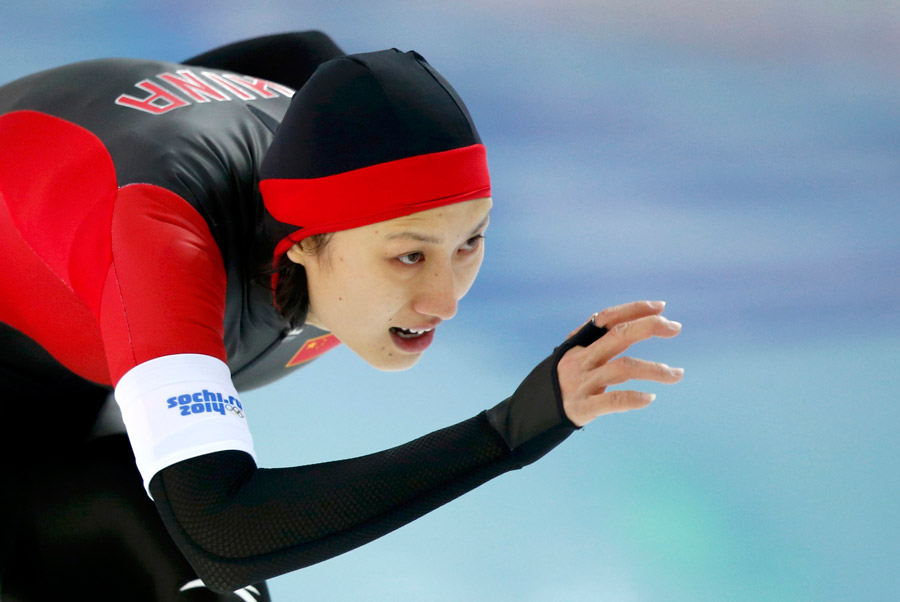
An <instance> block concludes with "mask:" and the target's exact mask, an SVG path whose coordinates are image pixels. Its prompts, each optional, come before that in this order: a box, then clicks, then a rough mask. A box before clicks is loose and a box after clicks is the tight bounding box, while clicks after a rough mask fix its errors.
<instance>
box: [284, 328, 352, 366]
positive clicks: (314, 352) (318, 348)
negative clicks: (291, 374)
mask: <svg viewBox="0 0 900 602" xmlns="http://www.w3.org/2000/svg"><path fill="white" fill-rule="evenodd" d="M340 344H341V342H340V341H339V340H338V339H337V337H336V336H334V335H333V334H323V335H322V336H320V337H316V338H314V339H309V340H308V341H306V342H305V343H303V347H301V348H300V350H299V351H298V352H297V353H295V354H294V357H292V358H291V361H289V362H288V363H287V364H285V365H284V367H285V368H292V367H294V366H299V365H300V364H302V363H304V362H308V361H309V360H311V359H314V358H317V357H319V356H320V355H322V354H323V353H325V352H326V351H328V350H329V349H334V348H335V347H337V346H338V345H340Z"/></svg>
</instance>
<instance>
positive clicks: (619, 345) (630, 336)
mask: <svg viewBox="0 0 900 602" xmlns="http://www.w3.org/2000/svg"><path fill="white" fill-rule="evenodd" d="M679 332H681V324H680V323H679V322H674V321H672V320H669V319H667V318H665V317H663V316H645V317H643V318H638V319H637V320H631V321H629V322H620V323H619V324H616V325H615V326H613V327H612V328H611V329H609V332H608V333H606V335H605V336H603V337H602V338H600V339H598V340H597V341H595V342H594V343H593V344H592V345H591V346H590V347H589V348H588V349H589V350H590V357H589V360H588V361H590V362H593V363H594V365H601V364H605V363H606V362H608V361H610V360H611V359H612V358H614V357H616V356H617V355H619V354H620V353H622V352H623V351H625V350H626V349H628V348H629V347H631V346H632V345H634V344H635V343H637V342H639V341H644V340H646V339H649V338H651V337H661V338H670V337H674V336H675V335H677V334H678V333H679Z"/></svg>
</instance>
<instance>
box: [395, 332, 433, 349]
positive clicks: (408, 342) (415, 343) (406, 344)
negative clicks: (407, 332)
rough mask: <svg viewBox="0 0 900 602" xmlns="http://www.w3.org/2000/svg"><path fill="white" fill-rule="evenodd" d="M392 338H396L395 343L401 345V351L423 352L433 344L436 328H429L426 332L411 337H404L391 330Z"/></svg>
mask: <svg viewBox="0 0 900 602" xmlns="http://www.w3.org/2000/svg"><path fill="white" fill-rule="evenodd" d="M391 338H392V339H394V345H396V346H397V347H399V348H400V350H401V351H405V352H406V353H422V352H423V351H425V350H426V349H428V346H429V345H431V341H432V340H433V339H434V330H429V331H428V332H426V333H425V334H423V335H421V336H418V337H414V338H411V339H406V338H403V337H401V336H400V335H398V334H397V333H396V332H394V331H391Z"/></svg>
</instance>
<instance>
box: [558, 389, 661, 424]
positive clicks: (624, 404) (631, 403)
mask: <svg viewBox="0 0 900 602" xmlns="http://www.w3.org/2000/svg"><path fill="white" fill-rule="evenodd" d="M654 399H656V395H654V394H653V393H644V392H641V391H619V390H616V391H607V392H605V393H601V394H599V395H593V396H591V397H589V398H588V399H587V400H586V404H587V405H588V408H587V411H586V412H585V414H586V417H584V418H577V419H572V422H574V423H575V424H576V425H577V426H584V425H585V424H587V423H588V422H590V421H591V420H593V419H594V418H597V417H598V416H603V415H604V414H613V413H615V412H628V411H630V410H640V409H641V408H646V407H647V406H648V405H650V404H651V403H652V402H653V400H654Z"/></svg>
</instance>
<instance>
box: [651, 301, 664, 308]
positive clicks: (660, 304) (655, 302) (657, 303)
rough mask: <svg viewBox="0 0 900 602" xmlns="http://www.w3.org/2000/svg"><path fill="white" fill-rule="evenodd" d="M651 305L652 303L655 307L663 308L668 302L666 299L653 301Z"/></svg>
mask: <svg viewBox="0 0 900 602" xmlns="http://www.w3.org/2000/svg"><path fill="white" fill-rule="evenodd" d="M650 305H652V306H653V307H654V308H659V309H662V308H664V307H665V306H666V302H665V301H651V302H650Z"/></svg>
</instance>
